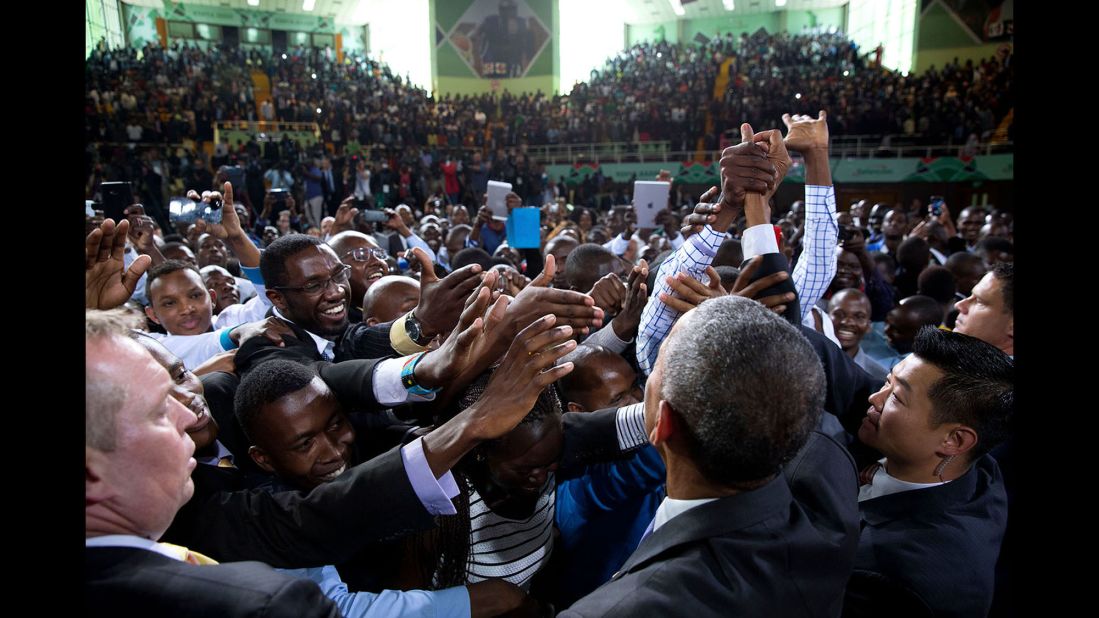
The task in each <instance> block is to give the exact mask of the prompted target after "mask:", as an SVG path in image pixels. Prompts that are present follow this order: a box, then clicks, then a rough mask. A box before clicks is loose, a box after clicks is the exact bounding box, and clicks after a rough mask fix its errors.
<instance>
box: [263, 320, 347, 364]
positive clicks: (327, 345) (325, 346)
mask: <svg viewBox="0 0 1099 618" xmlns="http://www.w3.org/2000/svg"><path fill="white" fill-rule="evenodd" d="M271 309H272V311H273V312H274V314H275V315H276V316H278V317H279V318H281V319H283V320H286V321H287V322H290V323H291V324H293V323H294V320H291V319H289V318H287V317H286V316H284V315H283V314H282V312H281V311H279V308H278V307H272V308H271ZM302 330H305V329H304V328H303V329H302ZM305 333H306V334H307V335H309V336H310V337H312V338H313V343H314V344H315V345H316V346H317V354H320V355H321V356H324V353H325V351H326V350H327V351H329V352H332V353H333V358H334V357H335V353H334V352H335V348H336V344H335V343H334V342H332V341H329V340H327V339H325V338H324V337H321V336H320V335H317V334H314V333H311V332H309V331H307V330H306V331H305Z"/></svg>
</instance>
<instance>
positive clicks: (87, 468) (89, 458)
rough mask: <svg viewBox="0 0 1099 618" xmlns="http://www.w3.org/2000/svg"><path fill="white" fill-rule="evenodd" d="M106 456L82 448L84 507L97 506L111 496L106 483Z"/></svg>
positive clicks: (108, 484) (88, 448) (86, 447)
mask: <svg viewBox="0 0 1099 618" xmlns="http://www.w3.org/2000/svg"><path fill="white" fill-rule="evenodd" d="M107 467H108V466H107V455H106V454H105V453H103V452H102V451H99V450H97V449H94V448H92V447H90V446H85V447H84V506H91V505H93V504H98V503H99V502H102V501H104V500H106V499H108V498H110V496H111V488H110V483H108V482H107V480H106V477H105V473H106V471H107Z"/></svg>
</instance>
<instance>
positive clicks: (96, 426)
mask: <svg viewBox="0 0 1099 618" xmlns="http://www.w3.org/2000/svg"><path fill="white" fill-rule="evenodd" d="M123 315H124V314H123V313H121V312H119V311H112V312H100V311H89V312H88V313H87V317H86V319H85V346H84V348H85V354H86V358H87V360H86V361H85V375H84V383H85V399H86V404H85V413H84V428H85V436H86V437H85V463H84V470H85V491H84V493H85V496H84V498H85V499H84V503H85V508H84V536H85V547H86V552H85V588H84V591H85V601H86V602H87V604H88V606H90V607H95V608H97V611H103V612H105V613H110V614H116V615H130V614H132V615H154V614H155V615H161V616H183V615H194V616H200V615H211V616H214V615H217V616H245V615H255V614H264V615H273V616H339V615H340V613H339V610H338V609H337V607H336V605H335V604H334V603H332V602H331V601H330V600H328V599H327V598H326V597H325V596H324V594H322V592H321V589H320V588H319V587H318V586H317V585H316V584H315V583H313V582H312V581H309V580H305V579H299V578H294V577H290V576H288V575H284V574H282V573H279V572H277V571H275V570H274V569H272V568H271V567H269V566H267V565H264V564H262V563H259V562H243V563H236V564H225V565H217V563H215V562H213V561H212V560H210V558H208V557H206V556H203V555H202V554H198V553H196V552H191V551H189V550H187V548H185V547H179V546H177V545H169V544H164V543H156V542H155V539H157V538H159V537H160V536H161V535H163V534H164V531H165V530H167V529H168V526H169V524H171V523H172V518H173V517H174V516H175V514H176V512H177V511H178V510H179V508H180V507H181V506H183V505H184V504H185V503H186V502H187V501H188V500H189V499H190V498H191V495H192V493H193V492H194V484H193V483H192V481H191V470H193V469H194V467H195V460H194V458H193V457H192V455H193V454H194V451H195V443H194V442H193V441H192V440H191V438H190V437H188V435H187V428H188V427H190V426H191V425H192V424H193V423H194V422H195V420H196V416H195V414H194V412H192V411H191V410H189V409H188V408H186V407H185V406H184V405H183V404H182V403H180V402H179V401H178V400H177V399H176V398H175V397H173V396H172V386H173V383H172V380H171V378H170V376H169V375H168V372H167V371H166V370H165V369H164V367H162V366H161V365H160V363H158V362H157V361H156V360H155V359H154V358H153V357H152V355H151V354H149V352H147V351H146V350H145V349H144V348H142V347H141V345H140V344H138V343H137V342H136V341H134V340H133V339H131V338H130V337H129V334H128V327H129V326H131V325H130V324H128V323H127V320H126V319H125V318H124V317H123ZM135 470H137V471H140V473H139V474H135V473H134V471H135ZM196 565H203V566H201V567H199V566H196Z"/></svg>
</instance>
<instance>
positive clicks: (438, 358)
mask: <svg viewBox="0 0 1099 618" xmlns="http://www.w3.org/2000/svg"><path fill="white" fill-rule="evenodd" d="M491 298H492V295H491V293H489V290H488V289H487V288H484V287H482V288H480V289H479V290H477V295H476V297H475V298H474V301H473V302H472V303H470V304H469V305H468V306H467V307H466V308H465V309H464V310H463V311H462V315H461V316H460V317H459V318H458V324H457V326H455V327H454V330H453V331H451V333H450V336H449V337H447V338H446V341H444V342H443V344H442V345H441V346H439V348H438V349H437V350H433V351H431V352H428V353H427V354H426V355H424V357H423V358H422V359H420V362H419V364H417V365H416V369H415V371H416V381H417V382H418V383H420V384H422V385H423V386H425V387H427V388H435V387H441V386H445V385H446V384H447V383H448V382H449V381H450V380H452V379H453V378H455V377H457V376H459V375H461V374H462V373H464V372H466V370H467V369H469V368H470V367H471V366H473V365H476V364H485V365H486V366H487V362H486V361H491V360H493V359H495V358H497V357H499V354H495V355H494V356H493V355H492V340H493V338H494V337H496V336H497V335H498V333H499V330H500V321H501V318H502V315H503V311H504V309H503V306H504V305H506V304H507V298H506V297H501V298H500V299H498V300H497V301H496V304H495V305H493V306H492V310H491V311H489V312H488V314H485V310H486V309H487V308H488V307H489V302H490V299H491ZM482 314H485V315H484V317H482Z"/></svg>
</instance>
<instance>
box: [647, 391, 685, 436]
mask: <svg viewBox="0 0 1099 618" xmlns="http://www.w3.org/2000/svg"><path fill="white" fill-rule="evenodd" d="M678 428H679V421H678V419H677V418H676V415H675V411H674V410H673V409H672V406H671V404H669V403H668V402H667V401H665V400H663V399H661V400H660V405H659V406H657V408H656V419H655V420H654V422H653V429H652V432H650V433H649V443H650V444H652V445H653V446H657V445H660V444H664V443H666V442H668V440H670V439H671V438H672V436H674V435H675V434H676V432H677V430H678Z"/></svg>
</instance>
